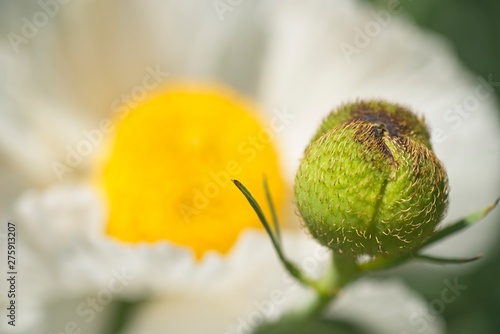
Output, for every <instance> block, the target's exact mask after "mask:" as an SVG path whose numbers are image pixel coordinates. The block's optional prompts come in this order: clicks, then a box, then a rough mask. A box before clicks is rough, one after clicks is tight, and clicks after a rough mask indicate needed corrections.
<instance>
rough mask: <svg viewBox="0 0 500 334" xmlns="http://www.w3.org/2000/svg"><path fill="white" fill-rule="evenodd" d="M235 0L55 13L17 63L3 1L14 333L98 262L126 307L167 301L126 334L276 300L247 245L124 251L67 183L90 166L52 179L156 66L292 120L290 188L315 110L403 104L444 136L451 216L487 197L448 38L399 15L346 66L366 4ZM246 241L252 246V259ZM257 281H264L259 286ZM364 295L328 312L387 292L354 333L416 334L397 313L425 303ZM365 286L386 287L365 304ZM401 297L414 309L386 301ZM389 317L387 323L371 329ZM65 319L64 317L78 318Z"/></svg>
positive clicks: (488, 184)
mask: <svg viewBox="0 0 500 334" xmlns="http://www.w3.org/2000/svg"><path fill="white" fill-rule="evenodd" d="M233 3H235V4H236V5H234V6H232V7H233V10H232V11H227V12H225V13H224V14H223V18H224V19H223V20H222V19H221V16H220V15H219V14H218V13H217V11H216V9H215V8H214V2H211V1H205V2H200V1H194V0H184V1H158V0H146V1H141V2H136V1H116V0H109V1H96V0H86V1H79V2H76V1H73V2H69V3H68V4H60V7H59V10H58V12H57V13H56V14H55V15H54V17H53V18H51V19H50V20H49V23H48V24H47V25H45V26H43V27H42V28H40V29H39V31H38V33H37V34H36V35H35V36H34V37H33V38H30V39H29V41H28V43H27V44H22V45H20V46H19V50H20V51H19V52H18V53H16V52H14V50H13V48H12V45H11V43H10V42H9V40H8V39H7V38H4V36H7V35H8V34H9V33H10V32H15V33H18V34H20V32H21V29H22V24H23V21H22V20H21V18H22V17H27V18H30V17H32V15H33V14H34V13H36V12H37V11H40V6H39V4H38V3H37V2H35V1H33V2H28V1H26V2H23V3H22V4H21V3H19V2H16V3H14V2H11V3H2V4H1V10H0V21H1V26H0V31H1V33H2V34H1V39H0V73H1V75H2V78H4V79H3V80H2V81H1V82H0V159H1V160H0V162H1V164H0V179H1V180H2V185H3V188H2V189H1V192H0V195H1V202H0V208H1V210H2V211H1V212H2V217H0V218H2V219H3V220H4V221H6V220H7V219H11V218H12V217H15V218H16V219H19V220H20V221H21V222H22V224H23V225H22V231H23V232H24V235H23V238H24V240H23V243H24V244H25V246H29V247H27V249H26V251H25V255H24V257H23V258H22V259H23V261H24V264H23V265H24V266H25V267H24V270H25V271H29V272H30V275H27V274H25V275H24V277H23V276H22V277H21V279H22V281H21V283H20V284H22V285H21V286H22V287H23V289H25V292H24V296H23V297H24V299H23V304H21V305H22V306H23V307H24V308H26V309H27V310H26V311H25V312H24V314H26V318H29V317H31V318H32V321H28V320H26V321H25V324H26V326H27V324H28V323H30V324H32V325H34V326H38V325H37V321H38V320H40V319H42V318H44V314H43V313H40V312H38V311H36V309H37V307H38V306H39V305H38V304H43V301H45V300H50V302H51V303H57V302H58V300H60V299H61V298H63V297H65V299H68V300H71V299H76V300H77V301H78V300H84V299H85V298H86V297H87V296H92V295H95V294H96V293H97V291H98V290H99V287H102V286H105V285H106V282H107V280H109V276H110V274H109V272H110V271H111V270H112V269H111V268H116V269H117V270H119V269H120V266H121V265H124V264H127V265H128V267H127V268H132V269H131V270H133V271H134V275H135V276H136V277H138V279H137V280H133V283H131V286H130V287H129V288H128V289H127V292H128V295H127V296H128V297H130V296H137V295H141V294H143V293H145V292H147V291H150V292H155V293H156V294H158V293H159V292H158V291H163V294H165V295H166V296H164V298H160V297H158V296H157V298H158V300H157V301H156V302H155V303H152V304H151V305H149V306H148V307H147V308H145V309H144V310H143V311H141V313H140V314H139V316H138V317H137V318H136V319H134V321H133V323H132V325H131V327H130V328H128V330H127V333H155V332H159V333H160V332H165V330H166V331H167V332H175V333H195V332H200V331H201V329H203V331H204V333H222V332H223V331H227V330H230V329H231V326H233V325H234V323H235V322H236V324H237V323H238V318H239V317H245V316H246V315H248V314H250V313H251V312H252V311H254V309H255V307H254V306H252V303H253V302H254V301H261V300H265V299H267V298H269V297H268V296H269V294H270V291H272V289H280V288H282V289H284V288H283V286H284V284H285V283H284V282H283V280H282V276H281V269H280V267H279V264H278V262H277V260H276V259H275V257H274V255H271V254H272V250H271V248H270V245H269V242H268V240H267V239H266V238H265V237H263V236H262V235H260V234H252V233H250V234H248V235H247V236H244V237H242V239H241V240H240V242H239V243H238V245H237V247H236V249H235V250H234V252H233V253H232V254H231V256H230V258H229V259H227V260H225V259H221V258H220V257H218V256H216V255H213V256H210V257H209V258H208V259H206V262H204V263H203V264H202V265H196V264H195V263H194V262H193V261H192V258H191V256H190V254H189V252H187V251H184V250H179V249H174V248H173V247H171V246H169V245H167V244H165V245H160V246H157V247H149V246H147V245H141V246H140V247H138V248H128V247H124V246H121V245H116V244H114V243H113V242H110V241H108V240H106V239H105V237H104V236H102V235H101V234H100V229H99V227H101V226H102V224H103V217H104V216H105V209H103V208H101V207H99V204H98V203H96V202H95V198H94V195H93V194H92V192H91V191H90V190H89V189H87V188H86V187H85V186H81V185H80V184H81V183H85V176H86V175H87V173H88V171H89V166H90V165H89V164H90V163H89V161H90V159H89V160H88V161H87V162H86V163H84V164H82V165H81V166H80V167H79V168H78V170H77V171H75V172H73V173H72V174H71V175H70V176H69V177H68V178H67V179H66V180H65V181H68V184H64V185H60V184H58V181H57V177H56V175H55V174H54V172H53V170H52V168H51V162H52V161H54V160H58V161H63V160H64V157H65V154H66V146H67V145H70V146H73V147H74V146H75V144H76V143H78V141H79V140H81V139H82V135H81V131H82V130H83V129H92V128H94V127H95V126H96V125H97V124H98V122H99V121H100V120H101V119H102V118H104V117H106V116H107V115H109V114H110V113H111V112H112V105H113V103H114V102H115V101H116V99H119V98H120V97H121V95H122V94H129V93H130V91H131V90H132V89H133V88H134V87H135V86H137V85H140V84H141V82H142V79H143V77H144V75H145V74H146V72H147V69H148V68H153V69H155V68H159V69H161V71H165V72H168V73H169V74H168V76H167V77H166V80H165V82H166V83H168V82H170V81H174V80H175V79H176V78H193V79H194V78H196V79H207V80H216V81H220V82H223V83H225V84H227V85H229V86H231V87H233V88H234V89H236V90H239V91H240V92H241V93H243V94H245V95H247V96H249V97H250V98H252V99H254V100H255V101H256V102H257V103H258V104H260V105H261V106H262V108H263V110H264V111H266V112H268V113H269V115H272V113H273V112H275V111H276V110H286V111H287V112H289V113H291V114H292V115H293V116H294V118H293V119H292V120H291V122H290V124H289V125H288V126H287V127H286V128H285V129H284V130H283V131H282V132H279V133H277V140H278V142H279V143H280V147H281V149H282V151H283V164H284V166H285V167H286V168H285V173H286V176H287V178H288V180H289V181H290V182H292V181H293V176H294V173H295V169H296V167H297V166H298V162H299V159H300V157H301V154H302V152H303V149H304V148H305V146H306V145H307V142H308V140H309V138H310V136H311V135H312V133H313V132H314V130H315V128H316V126H317V125H318V124H319V122H320V120H321V119H322V118H323V117H324V116H325V115H326V113H327V112H328V111H330V110H331V109H332V108H333V107H335V106H336V105H338V104H339V103H341V102H344V101H346V100H352V99H356V98H358V97H363V98H365V97H377V98H380V97H382V98H387V99H390V100H393V101H397V102H401V103H404V104H406V105H409V106H411V107H412V108H413V109H414V110H416V111H417V112H419V113H421V114H423V115H425V117H426V119H427V121H428V123H429V125H430V127H431V129H433V130H434V131H436V130H438V129H441V130H442V133H440V135H439V136H437V137H440V138H444V137H443V136H446V139H445V140H435V141H434V147H435V150H436V153H437V155H438V156H439V157H440V158H441V160H442V161H443V162H444V164H445V166H446V168H447V170H448V173H449V177H450V185H451V194H450V195H451V206H450V210H449V216H448V219H447V220H452V219H456V218H458V217H461V216H463V215H464V214H466V213H468V212H470V211H472V210H475V209H478V208H480V207H483V206H484V205H486V204H487V203H489V202H491V201H492V200H493V199H494V198H496V197H497V196H498V193H497V189H498V185H499V184H500V175H499V173H498V169H499V168H500V154H498V153H500V131H499V130H500V125H499V123H498V120H497V119H496V117H495V112H496V111H495V108H496V106H495V104H494V97H493V95H491V96H490V97H489V98H486V99H483V100H481V101H480V103H479V105H478V106H476V107H474V108H471V109H470V111H469V112H467V113H464V114H463V115H460V114H457V113H456V112H454V111H453V110H456V109H452V108H456V105H458V106H464V104H466V103H467V101H470V98H472V97H474V96H475V94H476V89H477V87H478V86H479V85H480V81H478V79H477V78H476V77H475V76H474V75H472V74H471V73H468V72H467V71H466V70H464V69H463V67H462V66H461V64H459V63H458V62H457V60H456V59H455V57H454V56H453V52H452V50H450V48H449V47H448V46H447V45H446V42H445V41H443V40H442V39H440V38H438V37H436V36H433V35H432V34H430V33H427V32H423V31H420V30H419V29H418V28H416V27H415V26H413V25H412V24H411V23H409V22H407V21H406V20H405V17H404V10H403V13H402V14H397V15H392V16H391V17H390V22H389V23H388V24H387V25H386V26H383V27H381V29H380V32H379V33H378V34H375V36H373V37H371V38H370V43H369V45H368V46H366V47H364V48H360V52H359V53H358V54H353V55H352V57H351V59H347V58H346V57H345V55H344V54H343V53H342V50H341V48H340V47H339V46H340V44H341V43H349V44H352V45H353V44H354V39H355V37H356V32H355V29H356V28H361V29H363V28H364V27H365V26H366V24H367V23H369V22H376V21H375V19H374V17H373V13H372V11H373V9H372V8H370V7H367V6H364V5H361V4H359V3H358V2H356V1H341V0H337V1H321V0H314V1H308V2H303V1H284V0H283V1H274V2H266V1H240V2H236V1H234V2H233ZM485 79H487V78H485ZM468 99H469V100H468ZM450 110H451V111H450ZM457 115H458V116H459V118H458V119H457V118H456V116H457ZM450 116H455V118H450ZM98 149H99V148H97V149H96V152H95V153H96V154H98V153H99V152H98ZM70 181H71V182H70ZM75 181H77V182H78V184H79V185H76V186H75V185H74V183H73V182H75ZM33 188H35V189H33ZM36 188H38V189H36ZM44 189H46V190H44ZM13 208H16V210H14V209H13ZM495 219H496V220H498V214H497V215H496V216H494V215H492V216H491V217H489V218H488V219H486V220H485V221H484V222H483V223H482V224H480V225H479V226H477V227H474V228H473V229H471V230H470V231H468V232H467V233H466V235H465V234H464V235H462V236H458V237H454V238H453V239H452V240H449V241H447V242H446V243H444V244H443V245H441V246H439V247H436V248H435V249H434V250H433V252H435V253H439V254H443V255H453V256H461V255H462V256H464V255H465V256H466V255H471V254H475V253H478V252H483V253H487V251H488V249H489V247H490V245H491V244H492V242H493V241H494V238H495V236H496V235H497V233H496V232H498V231H497V229H496V227H495V226H494V221H495ZM289 242H290V245H294V247H290V248H293V255H294V256H295V257H296V258H297V259H302V258H304V257H305V256H307V254H309V253H310V252H311V247H313V246H312V245H311V243H310V242H308V241H307V240H304V239H303V238H301V237H298V236H295V235H290V241H289ZM254 245H259V249H258V252H257V254H254V252H255V246H254ZM300 245H302V246H300ZM242 261H244V262H245V266H243V267H244V268H242V265H241V262H242ZM165 263H168V267H167V266H166V265H164V264H165ZM465 268H466V269H470V268H473V266H467V267H465ZM31 273H33V274H31ZM35 273H36V274H35ZM151 273H154V274H151ZM263 273H265V275H264V274H263ZM264 277H265V281H267V282H266V284H262V285H260V284H261V283H260V282H261V281H264V279H263V278H264ZM187 278H189V279H187ZM362 284H363V283H362ZM377 284H379V285H377ZM285 286H286V285H285ZM365 286H368V288H365V289H364V290H363V289H358V290H356V289H355V288H356V286H353V287H352V289H350V290H348V291H347V292H346V294H345V295H344V296H343V297H342V299H341V300H339V304H338V305H336V306H335V307H336V308H335V307H333V308H332V312H333V314H338V315H339V316H342V317H345V318H351V317H352V315H353V314H355V312H354V311H353V310H356V305H358V304H363V303H364V302H362V301H361V300H363V298H365V300H366V301H367V302H366V304H367V305H375V307H374V308H372V309H370V307H368V308H367V309H368V310H367V311H363V309H358V311H360V312H364V313H366V314H373V312H374V310H379V311H380V308H378V307H377V300H379V299H384V300H388V303H387V310H388V311H387V312H385V313H384V312H381V315H380V318H377V319H374V320H373V319H372V320H373V321H370V320H366V319H371V318H370V317H363V316H362V314H361V315H360V316H358V317H356V316H354V318H356V319H357V321H368V323H363V324H365V325H368V326H371V327H373V330H374V331H375V332H377V333H378V332H380V333H399V332H398V331H403V330H405V331H407V332H409V333H416V332H417V329H418V328H417V327H415V326H412V325H411V324H410V323H409V322H408V321H406V320H408V319H409V316H410V315H411V314H412V313H414V312H415V310H416V309H421V308H422V307H425V304H424V302H423V300H422V299H420V298H419V297H418V296H416V295H415V294H414V293H412V292H410V291H408V290H407V288H405V287H404V286H403V285H402V284H401V283H398V282H396V283H394V282H389V283H387V282H384V283H370V282H368V283H366V285H365ZM188 287H189V289H191V291H190V292H187V290H188ZM203 290H208V292H207V291H205V292H204V293H200V291H203ZM377 290H383V291H387V294H383V293H381V294H380V295H377V294H376V293H374V291H375V292H376V291H377ZM172 291H175V293H172ZM356 291H358V292H356ZM359 291H361V292H359ZM363 291H364V293H363ZM293 295H294V296H295V297H293V298H292V297H290V299H291V300H294V299H295V300H299V299H300V298H302V297H301V296H302V295H303V293H294V294H293ZM34 296H36V298H35V297H34ZM373 296H375V297H373ZM31 297H33V298H31ZM372 297H373V298H372ZM401 300H405V301H407V305H410V306H408V308H406V307H400V306H399V305H401ZM291 304H293V303H291ZM207 305H208V309H207ZM391 305H392V306H391ZM412 305H413V306H412ZM42 308H43V307H42ZM282 308H283V306H280V307H279V309H280V312H281V310H282ZM33 310H35V311H33ZM390 310H392V311H390ZM395 310H398V311H399V313H398V314H394V317H395V318H397V319H398V320H400V322H389V321H383V322H381V321H380V319H381V318H382V319H383V318H384V315H385V316H386V315H387V314H391V312H395ZM28 315H29V316H28ZM276 315H277V314H276ZM276 315H274V316H276ZM61 316H62V317H63V318H64V319H66V316H69V317H70V318H71V317H72V316H74V311H73V309H70V310H69V315H66V314H65V315H61ZM360 319H361V320H360ZM362 319H364V320H362ZM401 319H403V321H402V322H401ZM43 320H45V324H44V326H46V327H39V328H44V329H51V330H54V331H56V330H60V328H50V326H49V327H47V326H48V325H47V322H50V320H48V319H43ZM68 320H69V319H68ZM64 321H65V320H62V323H63V324H64ZM97 325H98V324H96V326H97ZM384 326H387V327H384ZM21 327H22V326H21ZM430 327H431V328H430V329H429V333H442V332H443V330H444V324H443V323H442V322H441V321H440V320H439V319H438V320H436V321H435V322H433V323H432V324H430ZM20 329H22V328H20Z"/></svg>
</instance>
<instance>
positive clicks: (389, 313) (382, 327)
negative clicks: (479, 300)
mask: <svg viewBox="0 0 500 334" xmlns="http://www.w3.org/2000/svg"><path fill="white" fill-rule="evenodd" d="M443 305H444V302H443ZM330 313H331V314H332V315H334V316H335V317H336V318H341V319H348V320H351V321H352V322H354V323H356V324H360V325H361V326H363V327H364V328H367V329H369V330H370V333H374V334H387V333H395V334H417V333H428V334H439V333H445V332H446V331H445V323H444V321H443V319H442V318H441V317H440V316H439V314H436V313H435V312H434V310H433V309H432V306H431V305H430V304H428V303H427V302H426V301H425V300H424V299H423V298H422V297H420V296H418V295H417V294H415V293H414V292H412V291H411V290H410V289H408V288H407V287H406V286H405V285H404V284H403V283H402V282H401V281H399V280H397V279H389V280H385V281H376V280H373V279H362V280H360V281H358V282H355V283H354V284H352V285H350V286H349V287H348V288H347V289H346V290H345V291H344V292H343V294H342V295H341V296H339V298H338V300H337V301H336V302H335V304H333V305H332V307H331V308H330Z"/></svg>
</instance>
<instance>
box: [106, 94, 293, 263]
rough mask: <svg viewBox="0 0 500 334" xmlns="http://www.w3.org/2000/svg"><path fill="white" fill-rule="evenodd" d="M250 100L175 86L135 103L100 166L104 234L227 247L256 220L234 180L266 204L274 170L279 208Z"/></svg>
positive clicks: (271, 157) (264, 133) (199, 249)
mask: <svg viewBox="0 0 500 334" xmlns="http://www.w3.org/2000/svg"><path fill="white" fill-rule="evenodd" d="M270 137H272V136H271V135H270V132H269V131H268V129H267V128H263V127H262V125H261V123H260V122H259V121H258V119H257V117H256V112H255V111H254V107H253V106H251V105H250V104H249V103H248V102H246V101H244V100H243V99H242V98H241V97H238V96H236V95H235V94H234V93H232V92H229V91H227V90H224V89H221V88H215V87H212V86H208V87H207V86H201V87H200V86H188V85H178V86H175V87H171V88H170V89H169V90H168V91H166V92H164V93H163V94H161V95H158V96H156V97H154V98H152V99H150V100H148V101H147V102H145V103H143V104H141V105H139V106H138V107H137V108H135V109H133V110H131V111H130V112H129V114H128V115H127V116H126V117H124V118H123V120H121V121H120V122H119V123H118V124H117V130H116V136H115V138H114V142H113V143H112V147H111V151H110V152H111V153H110V155H109V157H107V159H106V162H105V164H104V168H103V180H102V182H103V185H104V191H105V194H106V198H107V201H108V203H107V204H108V210H109V220H108V225H107V233H108V234H109V235H110V236H112V237H114V238H117V239H119V240H122V241H126V242H141V241H147V242H155V241H159V240H168V241H170V242H172V243H174V244H177V245H183V246H187V247H189V248H191V249H192V250H193V251H194V253H195V255H196V257H197V258H201V257H202V255H203V254H204V253H205V252H206V251H208V250H215V251H219V252H221V253H226V252H227V251H228V250H229V249H230V248H231V246H232V245H233V244H234V243H235V241H236V239H237V238H238V236H239V235H240V233H241V232H242V231H243V230H244V229H246V228H249V227H256V228H260V223H259V221H258V220H257V218H256V216H255V213H254V212H253V211H252V209H251V208H250V206H249V205H248V203H247V202H246V200H245V199H244V197H243V196H242V195H241V194H240V193H239V191H238V190H237V188H236V187H235V186H234V185H233V184H232V183H231V179H238V180H240V181H241V182H242V183H243V184H245V185H246V186H247V187H248V188H249V189H250V190H251V191H252V192H253V194H254V195H255V197H256V199H257V200H258V201H259V202H261V203H264V202H265V194H264V191H263V189H262V176H263V175H264V174H265V175H267V177H268V180H269V185H270V189H271V192H272V194H273V197H274V199H275V201H276V203H275V204H276V205H277V207H279V205H281V203H282V201H283V194H284V184H283V181H282V178H281V176H280V173H279V168H278V159H277V154H276V151H275V149H274V148H273V145H272V143H271V141H270Z"/></svg>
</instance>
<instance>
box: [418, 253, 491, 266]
mask: <svg viewBox="0 0 500 334" xmlns="http://www.w3.org/2000/svg"><path fill="white" fill-rule="evenodd" d="M414 258H415V259H419V260H424V261H429V262H434V263H438V264H462V263H468V262H473V261H477V260H479V259H480V258H482V256H481V255H478V256H474V257H470V258H464V259H448V258H442V257H436V256H430V255H422V254H417V255H416V256H415V257H414Z"/></svg>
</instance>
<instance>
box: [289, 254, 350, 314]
mask: <svg viewBox="0 0 500 334" xmlns="http://www.w3.org/2000/svg"><path fill="white" fill-rule="evenodd" d="M359 274H360V270H359V267H358V264H357V263H356V259H355V258H351V257H346V256H343V255H341V254H332V262H331V265H330V266H329V268H328V270H327V272H326V273H325V275H324V276H323V277H322V278H321V280H320V281H318V283H317V288H315V290H316V295H315V297H314V299H312V300H311V302H310V303H309V304H307V305H306V306H305V307H304V308H302V309H300V310H299V311H298V312H297V313H296V314H295V316H297V317H300V318H302V319H307V318H312V317H315V316H318V315H321V313H322V312H323V311H324V310H325V308H326V307H327V306H328V305H329V304H330V302H331V301H332V300H334V299H335V298H336V297H337V295H338V294H339V292H340V291H341V290H342V289H343V288H344V287H345V286H346V285H347V284H349V283H351V282H352V281H354V280H356V279H357V278H358V276H359Z"/></svg>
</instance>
